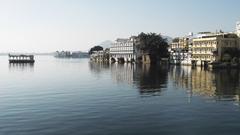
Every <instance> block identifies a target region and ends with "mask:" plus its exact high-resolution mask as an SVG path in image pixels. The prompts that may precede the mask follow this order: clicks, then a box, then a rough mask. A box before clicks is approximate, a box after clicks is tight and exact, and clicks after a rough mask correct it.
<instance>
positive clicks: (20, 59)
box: [8, 54, 35, 63]
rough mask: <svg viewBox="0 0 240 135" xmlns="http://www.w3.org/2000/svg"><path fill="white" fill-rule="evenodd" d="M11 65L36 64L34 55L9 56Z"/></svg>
mask: <svg viewBox="0 0 240 135" xmlns="http://www.w3.org/2000/svg"><path fill="white" fill-rule="evenodd" d="M8 57H9V63H34V62H35V60H34V55H24V54H20V55H11V54H8Z"/></svg>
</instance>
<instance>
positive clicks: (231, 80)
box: [215, 70, 239, 96]
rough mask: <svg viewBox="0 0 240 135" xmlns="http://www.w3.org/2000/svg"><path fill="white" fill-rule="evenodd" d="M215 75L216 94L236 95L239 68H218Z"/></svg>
mask: <svg viewBox="0 0 240 135" xmlns="http://www.w3.org/2000/svg"><path fill="white" fill-rule="evenodd" d="M215 75H216V87H217V89H216V95H220V96H221V95H236V94H237V90H236V88H239V70H219V71H215Z"/></svg>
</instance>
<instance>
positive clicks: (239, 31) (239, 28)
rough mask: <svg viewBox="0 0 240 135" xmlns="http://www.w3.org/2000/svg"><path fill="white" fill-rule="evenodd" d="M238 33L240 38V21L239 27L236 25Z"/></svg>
mask: <svg viewBox="0 0 240 135" xmlns="http://www.w3.org/2000/svg"><path fill="white" fill-rule="evenodd" d="M236 33H237V35H238V36H239V37H240V21H239V22H237V25H236Z"/></svg>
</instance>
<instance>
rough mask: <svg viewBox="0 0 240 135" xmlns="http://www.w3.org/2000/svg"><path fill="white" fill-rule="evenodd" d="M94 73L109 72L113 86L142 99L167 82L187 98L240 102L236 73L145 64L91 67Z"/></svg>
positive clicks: (239, 87) (155, 92)
mask: <svg viewBox="0 0 240 135" xmlns="http://www.w3.org/2000/svg"><path fill="white" fill-rule="evenodd" d="M90 69H91V71H92V72H94V73H99V74H100V73H101V72H103V71H107V70H109V71H110V73H111V77H112V79H113V80H114V81H115V82H116V83H125V84H129V85H133V86H134V87H136V88H138V90H139V93H140V94H142V95H145V94H150V95H160V94H161V92H162V90H163V89H164V88H166V87H167V83H168V81H169V80H171V81H172V82H173V85H175V87H178V88H179V87H180V88H183V89H185V90H187V92H188V94H189V97H191V96H192V95H200V96H207V97H212V98H214V99H216V100H239V95H240V79H239V78H240V71H239V70H236V69H235V70H214V71H210V70H204V69H202V68H194V69H193V68H192V67H188V66H183V67H179V66H170V67H168V66H164V65H148V64H110V65H109V64H99V63H91V64H90Z"/></svg>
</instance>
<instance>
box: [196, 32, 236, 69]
mask: <svg viewBox="0 0 240 135" xmlns="http://www.w3.org/2000/svg"><path fill="white" fill-rule="evenodd" d="M238 49H239V44H238V37H237V36H236V34H231V33H211V34H208V35H205V36H202V37H198V38H194V39H193V45H192V64H195V65H205V64H209V63H213V62H220V61H222V60H223V59H224V57H227V56H226V55H231V54H230V52H228V51H230V50H238ZM229 57H231V56H229Z"/></svg>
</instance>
